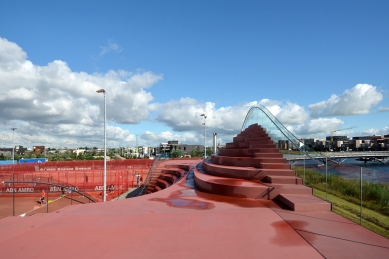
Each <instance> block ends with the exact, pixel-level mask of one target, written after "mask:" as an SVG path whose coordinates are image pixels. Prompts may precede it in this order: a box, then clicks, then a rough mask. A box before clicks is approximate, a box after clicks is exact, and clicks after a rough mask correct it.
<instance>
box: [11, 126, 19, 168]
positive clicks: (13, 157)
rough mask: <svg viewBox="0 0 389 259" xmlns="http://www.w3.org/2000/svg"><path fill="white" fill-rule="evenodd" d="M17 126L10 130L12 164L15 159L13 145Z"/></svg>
mask: <svg viewBox="0 0 389 259" xmlns="http://www.w3.org/2000/svg"><path fill="white" fill-rule="evenodd" d="M16 129H18V128H11V130H12V164H14V160H15V145H14V139H15V138H14V136H15V130H16Z"/></svg>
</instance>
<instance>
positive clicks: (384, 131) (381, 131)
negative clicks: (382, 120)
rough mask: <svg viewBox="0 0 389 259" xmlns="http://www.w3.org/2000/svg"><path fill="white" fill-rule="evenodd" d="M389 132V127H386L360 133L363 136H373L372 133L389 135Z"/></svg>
mask: <svg viewBox="0 0 389 259" xmlns="http://www.w3.org/2000/svg"><path fill="white" fill-rule="evenodd" d="M388 134H389V127H384V128H382V129H373V128H370V129H367V130H363V131H361V132H360V135H362V136H372V135H388Z"/></svg>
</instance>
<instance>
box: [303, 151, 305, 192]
mask: <svg viewBox="0 0 389 259" xmlns="http://www.w3.org/2000/svg"><path fill="white" fill-rule="evenodd" d="M303 156H304V185H305V145H304V152H303Z"/></svg>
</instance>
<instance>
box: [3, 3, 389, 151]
mask: <svg viewBox="0 0 389 259" xmlns="http://www.w3.org/2000/svg"><path fill="white" fill-rule="evenodd" d="M388 13H389V1H332V0H329V1H312V0H306V1H299V0H296V1H280V0H276V1H259V0H257V1H252V0H244V1H237V0H233V1H231V0H223V1H219V0H213V1H205V0H186V1H180V0H165V1H160V0H131V1H122V0H112V1H91V0H85V1H74V0H67V1H47V0H42V1H20V0H14V1H1V2H0V147H11V146H12V143H13V144H15V145H23V146H25V147H29V148H31V147H32V146H35V145H45V146H47V147H51V148H59V147H84V146H89V147H91V146H97V147H102V146H103V136H104V94H101V93H100V94H99V93H96V90H98V89H104V90H105V91H106V94H105V98H106V118H107V124H106V135H107V146H108V147H125V146H135V145H136V144H138V145H146V146H149V145H150V146H157V145H159V143H162V142H167V141H170V140H177V141H179V142H180V143H182V144H199V145H202V144H203V143H204V125H203V123H204V117H201V116H200V115H201V114H206V116H207V118H206V121H205V123H206V133H207V134H206V142H207V143H206V144H207V146H210V145H212V134H213V133H214V132H215V133H217V136H218V140H217V142H218V143H220V144H224V143H226V142H232V138H233V137H234V136H236V135H237V134H238V133H239V132H240V130H241V127H242V124H243V121H244V118H245V116H246V114H247V112H248V111H249V109H250V108H251V107H253V106H255V105H258V104H262V105H264V106H265V107H267V108H268V109H269V110H270V111H271V112H272V113H273V115H275V116H276V117H277V118H278V119H279V120H280V121H281V122H282V123H283V124H284V125H285V126H287V127H288V129H289V130H290V131H291V132H293V133H294V134H295V135H296V136H297V137H299V138H325V137H326V136H330V135H331V130H340V131H338V132H336V134H335V135H347V136H349V137H353V136H361V135H363V136H366V135H381V134H389V15H388ZM12 128H17V129H15V130H14V131H13V130H12ZM350 128H351V129H350ZM342 129H346V130H342Z"/></svg>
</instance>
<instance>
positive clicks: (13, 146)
mask: <svg viewBox="0 0 389 259" xmlns="http://www.w3.org/2000/svg"><path fill="white" fill-rule="evenodd" d="M11 129H12V216H15V171H14V170H15V168H14V160H15V144H14V136H15V130H16V129H17V128H11Z"/></svg>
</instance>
